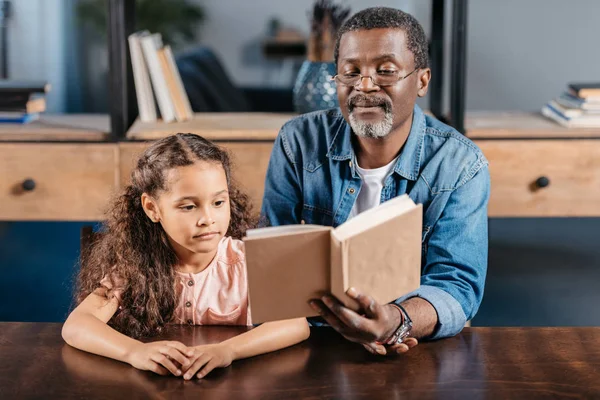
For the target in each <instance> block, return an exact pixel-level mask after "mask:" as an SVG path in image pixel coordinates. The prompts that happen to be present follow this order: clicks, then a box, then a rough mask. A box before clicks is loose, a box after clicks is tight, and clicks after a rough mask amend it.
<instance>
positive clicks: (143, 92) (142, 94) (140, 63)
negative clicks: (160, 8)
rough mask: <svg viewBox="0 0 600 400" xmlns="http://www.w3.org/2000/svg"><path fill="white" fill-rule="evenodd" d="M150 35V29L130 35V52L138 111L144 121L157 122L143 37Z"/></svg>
mask: <svg viewBox="0 0 600 400" xmlns="http://www.w3.org/2000/svg"><path fill="white" fill-rule="evenodd" d="M148 35H150V33H149V32H148V31H141V32H136V33H133V34H131V35H129V37H128V42H129V53H130V55H131V67H132V69H133V81H134V83H135V94H136V97H137V103H138V111H139V115H140V120H141V121H142V122H156V120H157V115H156V103H155V102H154V94H153V92H152V85H151V84H150V75H149V74H148V67H147V65H146V61H145V59H144V53H143V51H142V44H141V41H140V40H141V38H143V37H146V36H148Z"/></svg>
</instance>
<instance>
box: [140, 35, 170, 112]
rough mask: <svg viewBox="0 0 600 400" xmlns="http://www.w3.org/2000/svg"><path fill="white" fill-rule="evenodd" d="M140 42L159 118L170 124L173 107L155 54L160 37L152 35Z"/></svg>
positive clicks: (164, 76) (163, 74) (160, 43)
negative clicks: (154, 94) (158, 110)
mask: <svg viewBox="0 0 600 400" xmlns="http://www.w3.org/2000/svg"><path fill="white" fill-rule="evenodd" d="M140 42H141V44H142V50H143V52H144V56H145V57H146V63H147V65H148V70H149V71H150V78H151V79H152V86H154V92H155V93H156V100H157V101H158V108H159V109H160V115H161V118H162V120H163V121H164V122H172V121H174V120H175V107H174V106H173V102H172V100H171V96H170V95H169V88H168V86H167V80H166V75H165V72H164V71H163V69H162V66H161V64H160V61H159V59H158V54H157V51H158V49H160V48H162V47H163V45H162V37H161V35H160V34H159V33H154V34H151V35H147V36H144V37H142V38H141V39H140Z"/></svg>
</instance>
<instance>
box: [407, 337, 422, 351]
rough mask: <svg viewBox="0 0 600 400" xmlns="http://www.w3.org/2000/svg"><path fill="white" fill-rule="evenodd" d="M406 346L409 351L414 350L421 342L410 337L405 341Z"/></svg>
mask: <svg viewBox="0 0 600 400" xmlns="http://www.w3.org/2000/svg"><path fill="white" fill-rule="evenodd" d="M404 344H406V345H407V346H408V348H409V349H412V348H413V347H415V346H416V345H418V344H419V341H418V340H417V339H416V338H414V337H410V338H406V339H404Z"/></svg>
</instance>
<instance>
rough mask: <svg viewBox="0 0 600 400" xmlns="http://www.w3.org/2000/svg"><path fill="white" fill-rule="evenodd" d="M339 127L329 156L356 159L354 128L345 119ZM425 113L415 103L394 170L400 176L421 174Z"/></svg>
mask: <svg viewBox="0 0 600 400" xmlns="http://www.w3.org/2000/svg"><path fill="white" fill-rule="evenodd" d="M342 120H343V122H342V123H341V124H340V125H339V126H338V127H337V131H336V132H335V135H334V137H333V140H332V141H331V145H330V146H329V151H328V152H327V157H329V158H331V159H332V160H337V161H343V160H355V155H354V149H353V147H352V135H353V133H352V128H350V124H348V123H347V122H346V121H345V119H343V118H342ZM425 129H426V124H425V115H424V114H423V111H422V110H421V107H419V106H418V105H416V104H415V107H414V109H413V119H412V125H411V128H410V133H409V134H408V138H407V139H406V143H404V147H403V148H402V151H401V153H400V157H398V161H397V162H396V165H395V166H394V172H395V173H397V174H399V175H400V176H402V177H404V178H406V179H409V180H412V181H415V180H417V178H418V176H419V171H420V169H421V155H422V152H423V142H424V139H425Z"/></svg>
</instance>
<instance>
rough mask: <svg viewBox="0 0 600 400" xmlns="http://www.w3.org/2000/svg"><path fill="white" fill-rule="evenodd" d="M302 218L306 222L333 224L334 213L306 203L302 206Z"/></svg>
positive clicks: (324, 224)
mask: <svg viewBox="0 0 600 400" xmlns="http://www.w3.org/2000/svg"><path fill="white" fill-rule="evenodd" d="M302 220H303V221H304V223H305V224H314V225H323V226H332V225H333V213H332V212H331V211H328V210H325V209H323V208H319V207H315V206H311V205H309V204H305V205H304V207H302Z"/></svg>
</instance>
